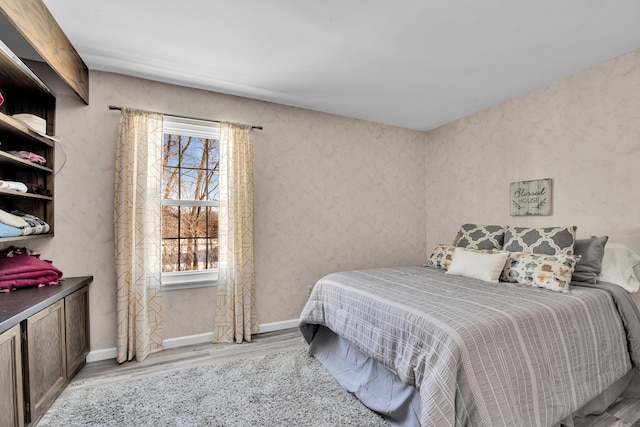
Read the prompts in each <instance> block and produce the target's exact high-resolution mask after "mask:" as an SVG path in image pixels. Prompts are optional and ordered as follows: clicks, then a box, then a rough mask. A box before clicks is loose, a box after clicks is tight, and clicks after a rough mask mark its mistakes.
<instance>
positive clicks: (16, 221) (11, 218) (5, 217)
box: [0, 209, 29, 228]
mask: <svg viewBox="0 0 640 427" xmlns="http://www.w3.org/2000/svg"><path fill="white" fill-rule="evenodd" d="M0 222H1V223H3V224H7V225H10V226H12V227H18V228H23V227H29V223H28V222H27V221H25V220H24V218H21V217H19V216H17V215H14V214H12V213H9V212H6V211H3V210H2V209H0Z"/></svg>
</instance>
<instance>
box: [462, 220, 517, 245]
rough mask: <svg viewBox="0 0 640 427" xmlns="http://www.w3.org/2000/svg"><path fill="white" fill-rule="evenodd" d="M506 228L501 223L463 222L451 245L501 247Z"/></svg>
mask: <svg viewBox="0 0 640 427" xmlns="http://www.w3.org/2000/svg"><path fill="white" fill-rule="evenodd" d="M506 229H507V227H504V226H502V225H478V224H463V225H462V226H460V231H458V234H457V235H456V238H455V239H454V241H453V245H454V246H457V247H459V248H467V249H502V244H503V243H504V232H505V230H506Z"/></svg>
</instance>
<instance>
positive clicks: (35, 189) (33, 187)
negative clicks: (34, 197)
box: [26, 184, 51, 196]
mask: <svg viewBox="0 0 640 427" xmlns="http://www.w3.org/2000/svg"><path fill="white" fill-rule="evenodd" d="M26 186H27V192H28V193H33V194H40V195H43V196H51V190H47V189H46V188H44V185H42V184H26Z"/></svg>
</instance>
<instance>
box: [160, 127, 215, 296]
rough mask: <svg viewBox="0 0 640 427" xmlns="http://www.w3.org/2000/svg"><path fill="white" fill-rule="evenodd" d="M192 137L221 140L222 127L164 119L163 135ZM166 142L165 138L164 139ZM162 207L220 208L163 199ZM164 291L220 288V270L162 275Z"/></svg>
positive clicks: (210, 202)
mask: <svg viewBox="0 0 640 427" xmlns="http://www.w3.org/2000/svg"><path fill="white" fill-rule="evenodd" d="M166 133H171V134H178V135H190V136H195V137H199V138H208V139H217V140H220V125H219V124H218V123H215V122H206V121H202V120H194V119H185V118H178V117H167V116H165V117H164V129H163V134H166ZM163 140H164V137H163ZM161 204H162V206H212V207H218V205H219V202H218V201H216V200H175V199H164V198H163V199H162V201H161ZM161 281H162V289H163V290H166V291H173V290H180V289H191V288H204V287H215V286H218V269H217V268H212V269H208V270H192V271H173V272H169V273H162V275H161Z"/></svg>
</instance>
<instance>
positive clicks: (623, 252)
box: [598, 242, 640, 292]
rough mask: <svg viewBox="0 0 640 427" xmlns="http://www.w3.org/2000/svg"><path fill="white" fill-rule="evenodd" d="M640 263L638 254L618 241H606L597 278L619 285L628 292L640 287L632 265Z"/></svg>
mask: <svg viewBox="0 0 640 427" xmlns="http://www.w3.org/2000/svg"><path fill="white" fill-rule="evenodd" d="M638 264H640V255H638V254H637V253H636V252H635V251H634V250H633V249H631V248H629V247H628V246H626V245H622V244H620V243H611V242H609V243H607V245H606V246H605V247H604V257H602V271H601V272H600V277H599V278H598V280H599V281H600V282H609V283H613V284H614V285H618V286H621V287H622V288H624V289H626V290H627V291H629V292H636V291H637V290H638V289H640V282H638V278H637V277H636V275H635V273H634V271H633V267H635V266H636V265H638Z"/></svg>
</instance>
